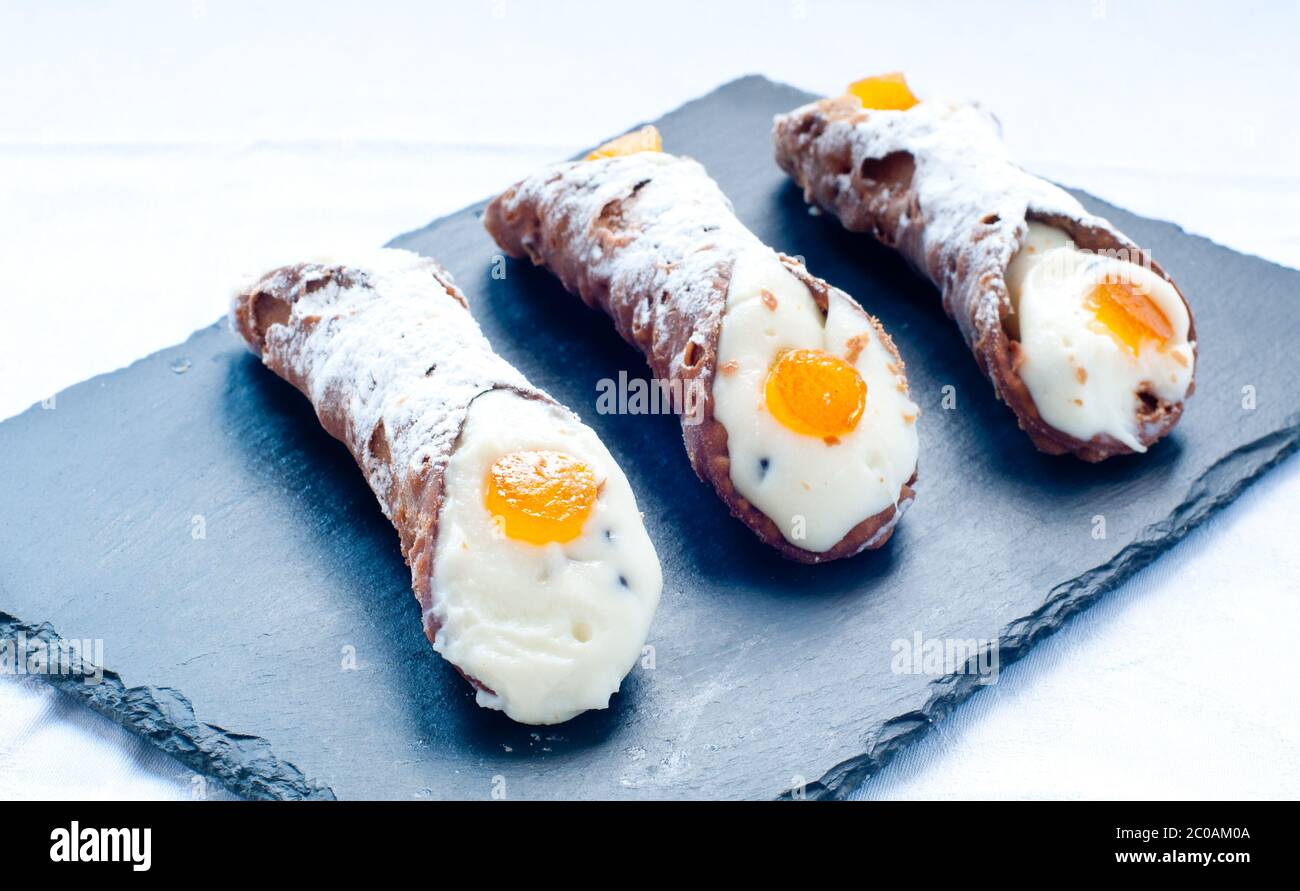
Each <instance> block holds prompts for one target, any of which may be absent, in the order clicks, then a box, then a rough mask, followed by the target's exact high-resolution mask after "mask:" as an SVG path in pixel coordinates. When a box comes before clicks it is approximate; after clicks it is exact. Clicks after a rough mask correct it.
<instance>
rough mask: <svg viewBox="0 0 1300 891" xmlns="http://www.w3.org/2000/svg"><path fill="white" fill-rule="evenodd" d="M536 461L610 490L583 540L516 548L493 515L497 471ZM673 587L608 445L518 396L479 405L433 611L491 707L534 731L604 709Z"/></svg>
mask: <svg viewBox="0 0 1300 891" xmlns="http://www.w3.org/2000/svg"><path fill="white" fill-rule="evenodd" d="M530 449H553V450H555V451H559V452H564V453H566V454H568V455H572V456H573V457H575V458H577V459H578V460H580V461H582V462H583V463H584V464H586V465H587V466H588V467H589V468H591V470H592V471H593V472H594V473H595V475H596V478H597V480H598V481H599V483H600V489H599V495H598V497H597V500H596V503H595V506H594V507H593V508H592V511H591V513H590V515H589V516H588V517H587V519H586V522H585V523H584V525H583V528H582V532H581V534H580V535H579V536H578V537H577V538H575V539H574V540H572V541H569V542H565V543H558V542H551V543H549V544H545V545H535V544H530V543H528V542H523V541H516V540H513V539H511V538H508V537H506V536H505V534H504V533H503V532H502V531H500V530H501V528H502V527H501V524H500V523H499V522H497V521H494V518H493V517H492V516H491V515H490V514H489V511H488V508H487V507H486V504H485V501H484V497H485V484H486V480H487V477H488V474H489V470H490V469H491V467H492V465H493V463H494V462H495V461H496V460H497V459H498V458H500V457H502V456H503V455H505V454H508V453H510V452H514V451H519V450H530ZM661 587H662V576H661V574H660V568H659V560H658V558H657V557H656V555H655V551H654V547H653V546H652V545H651V543H650V538H649V536H647V535H646V531H645V527H644V525H643V524H642V521H641V514H640V512H639V511H638V510H637V505H636V500H635V498H634V497H633V495H632V489H631V487H630V486H629V485H628V481H627V478H626V477H625V476H624V475H623V472H622V470H621V469H619V467H618V465H617V464H616V463H615V461H614V459H613V457H611V455H610V454H609V451H608V450H607V449H606V448H605V446H604V445H603V444H602V443H601V441H600V439H599V438H597V436H596V434H595V433H594V432H593V431H592V430H591V429H589V428H588V427H587V426H586V425H584V424H582V423H581V422H579V421H578V420H577V419H576V418H575V417H573V416H572V415H571V414H569V413H568V412H567V411H565V410H564V409H561V408H559V407H557V406H554V405H548V404H546V403H543V402H540V401H538V400H535V399H524V398H522V397H520V396H518V395H516V394H515V393H513V392H511V391H509V390H494V391H492V392H489V393H485V394H483V395H482V396H479V397H478V398H477V399H475V400H474V402H473V403H472V404H471V406H470V410H469V414H468V417H467V418H466V421H465V425H464V428H463V430H462V433H461V436H460V440H459V441H458V444H457V446H456V449H455V451H454V452H453V453H452V456H451V460H450V462H449V463H448V465H447V470H446V488H445V500H444V502H443V506H442V511H441V514H440V515H439V532H438V545H437V551H436V555H435V559H434V573H433V606H432V608H433V611H434V613H435V615H436V616H437V617H438V618H439V619H440V621H441V628H440V629H439V631H438V633H437V636H436V640H435V641H434V649H435V650H437V651H438V652H440V653H442V654H443V655H444V656H445V657H446V658H447V659H448V660H450V661H451V662H453V663H454V664H456V665H457V666H459V667H460V668H461V669H462V670H463V671H464V672H465V673H466V674H467V675H469V676H470V677H472V678H474V679H476V680H478V681H479V682H480V683H482V684H483V685H484V686H486V687H487V688H489V689H490V690H491V691H492V692H491V693H488V692H486V691H483V690H480V691H479V692H478V702H479V704H480V705H482V706H486V707H488V708H496V709H501V710H503V711H504V712H505V713H506V714H507V715H509V716H510V717H511V718H513V719H514V720H516V721H521V722H523V723H526V724H555V723H559V722H561V721H566V720H568V719H569V718H572V717H574V716H575V715H577V714H579V713H581V712H584V711H586V710H588V709H599V708H605V707H606V706H607V705H608V704H609V698H610V696H611V695H612V694H613V693H614V692H615V691H617V690H618V688H619V684H620V683H621V682H622V680H623V678H624V677H625V676H626V675H627V673H628V672H629V671H630V670H631V669H632V667H633V666H634V665H635V663H636V661H637V660H638V659H639V658H640V657H641V650H642V647H643V645H644V644H645V641H646V634H647V632H648V630H649V627H650V620H651V618H652V617H653V615H654V611H655V607H656V606H657V605H658V603H659V593H660V588H661Z"/></svg>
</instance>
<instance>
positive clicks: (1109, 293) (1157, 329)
mask: <svg viewBox="0 0 1300 891" xmlns="http://www.w3.org/2000/svg"><path fill="white" fill-rule="evenodd" d="M1087 306H1088V309H1089V310H1091V311H1092V314H1093V315H1094V316H1095V317H1096V319H1097V321H1098V323H1100V324H1101V326H1102V327H1103V328H1104V329H1105V331H1106V333H1107V334H1109V335H1110V336H1111V337H1112V338H1113V339H1114V340H1115V342H1116V343H1118V344H1119V345H1120V346H1122V347H1124V348H1125V349H1126V350H1128V351H1129V353H1130V354H1132V355H1134V356H1136V355H1137V354H1138V352H1139V351H1141V349H1142V345H1143V344H1144V343H1148V342H1154V343H1157V344H1163V343H1165V342H1166V341H1168V340H1169V338H1171V337H1173V335H1174V329H1173V326H1172V325H1170V324H1169V319H1168V318H1166V317H1165V314H1164V313H1163V312H1161V310H1160V307H1159V306H1157V305H1156V303H1155V301H1153V300H1152V299H1151V298H1150V297H1148V296H1147V295H1145V294H1143V293H1141V292H1140V291H1139V290H1138V289H1137V288H1135V287H1134V286H1133V285H1131V284H1129V283H1128V282H1110V281H1103V282H1101V283H1099V284H1098V285H1097V286H1096V287H1095V288H1093V289H1092V292H1091V293H1089V295H1088V300H1087Z"/></svg>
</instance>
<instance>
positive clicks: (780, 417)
mask: <svg viewBox="0 0 1300 891" xmlns="http://www.w3.org/2000/svg"><path fill="white" fill-rule="evenodd" d="M763 398H764V401H765V402H766V403H767V409H768V411H770V412H771V413H772V417H774V418H776V419H777V421H779V422H780V423H781V425H782V426H784V427H785V428H787V429H788V430H793V431H794V432H795V433H802V434H804V435H806V436H817V437H821V438H823V439H824V438H826V437H828V436H843V435H844V434H846V433H851V432H853V428H854V427H857V426H858V421H859V420H860V419H861V418H862V410H863V409H864V408H865V407H866V404H867V384H866V382H865V381H864V380H863V379H862V375H860V374H858V370H857V369H856V368H854V367H853V366H852V365H850V364H849V363H848V362H845V361H844V360H843V359H841V358H840V357H838V356H832V355H831V354H830V353H828V352H826V351H825V350H782V351H781V353H780V354H779V355H778V356H777V357H776V361H775V362H773V363H772V367H771V368H770V369H769V370H768V372H767V383H766V384H765V385H764V387H763Z"/></svg>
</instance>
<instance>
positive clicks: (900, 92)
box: [849, 71, 921, 111]
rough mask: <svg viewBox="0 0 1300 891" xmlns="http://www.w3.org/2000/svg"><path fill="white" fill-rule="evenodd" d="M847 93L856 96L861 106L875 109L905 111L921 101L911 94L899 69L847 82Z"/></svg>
mask: <svg viewBox="0 0 1300 891" xmlns="http://www.w3.org/2000/svg"><path fill="white" fill-rule="evenodd" d="M849 95H850V96H856V97H858V101H859V102H861V103H862V107H863V108H871V109H875V110H877V111H907V110H908V109H909V108H911V107H912V106H913V105H915V104H916V103H918V102H920V101H921V100H920V99H917V98H916V96H915V95H913V93H912V90H911V88H909V87H908V86H907V80H906V79H905V78H904V77H903V72H901V71H891V72H890V73H889V74H881V75H878V76H876V77H864V78H863V79H862V80H859V81H855V82H853V83H851V84H849Z"/></svg>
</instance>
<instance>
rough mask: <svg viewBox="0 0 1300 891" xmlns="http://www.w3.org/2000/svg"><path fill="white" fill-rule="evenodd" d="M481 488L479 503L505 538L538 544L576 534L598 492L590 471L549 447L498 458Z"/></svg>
mask: <svg viewBox="0 0 1300 891" xmlns="http://www.w3.org/2000/svg"><path fill="white" fill-rule="evenodd" d="M484 489H485V493H484V499H483V501H484V504H485V506H486V507H487V509H488V512H489V513H491V514H492V516H493V517H498V518H500V522H502V523H503V524H504V528H503V530H502V531H504V532H505V535H506V537H507V538H512V539H514V540H516V541H524V542H528V543H529V544H537V545H542V544H548V543H549V542H553V541H556V542H561V543H562V542H566V541H573V540H574V539H575V538H577V537H578V536H579V535H581V534H582V528H583V526H584V525H585V524H586V522H587V517H588V516H589V515H590V514H591V510H592V508H593V507H594V506H595V504H596V496H597V495H598V494H599V492H600V486H599V484H598V483H597V482H596V474H595V473H593V472H592V470H591V468H590V467H588V466H587V465H586V464H584V463H583V462H581V461H579V460H578V459H577V458H574V457H573V456H572V455H567V454H565V453H564V452H557V451H553V450H550V449H528V450H524V451H518V452H510V453H508V454H506V455H502V456H501V457H500V458H498V459H497V460H496V461H495V462H494V463H493V464H492V467H491V468H490V469H489V470H488V474H487V480H486V483H485V486H484Z"/></svg>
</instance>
